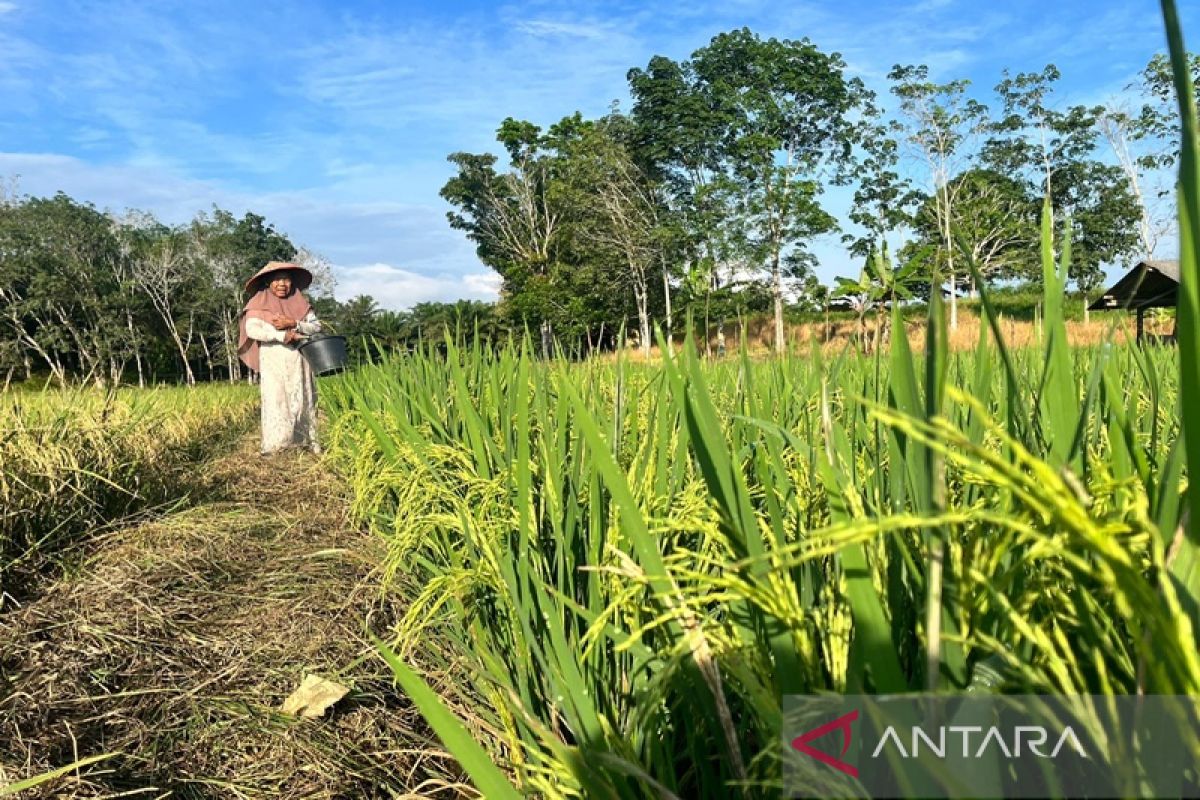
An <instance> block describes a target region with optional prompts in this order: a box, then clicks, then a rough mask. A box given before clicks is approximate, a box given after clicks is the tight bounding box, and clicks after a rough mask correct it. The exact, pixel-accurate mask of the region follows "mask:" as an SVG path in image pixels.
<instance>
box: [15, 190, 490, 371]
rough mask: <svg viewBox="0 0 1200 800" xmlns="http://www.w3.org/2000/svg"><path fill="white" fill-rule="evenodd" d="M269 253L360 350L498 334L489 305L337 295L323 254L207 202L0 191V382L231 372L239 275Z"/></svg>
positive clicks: (357, 353)
mask: <svg viewBox="0 0 1200 800" xmlns="http://www.w3.org/2000/svg"><path fill="white" fill-rule="evenodd" d="M268 261H294V262H297V263H300V264H302V265H303V266H305V267H307V268H308V269H309V270H310V271H312V273H313V275H314V283H313V286H312V287H311V289H310V290H309V292H308V295H309V298H310V300H311V301H312V303H313V306H314V307H315V309H316V311H317V313H318V315H319V316H320V317H321V319H322V320H323V321H325V322H326V323H327V324H328V327H329V328H330V329H331V330H333V331H336V332H338V333H342V334H344V335H345V336H346V337H347V339H348V340H349V344H350V348H351V351H352V354H353V356H354V357H355V358H356V359H358V360H362V359H365V358H369V357H372V356H375V355H378V354H379V353H380V352H381V351H385V350H410V349H413V348H414V347H416V345H417V342H418V341H420V340H428V341H434V342H439V341H442V340H443V339H444V337H445V335H446V332H447V331H449V332H450V334H451V335H461V336H462V337H464V338H466V337H474V336H476V335H478V336H480V337H481V338H484V339H487V340H497V341H498V340H499V339H501V338H503V337H505V336H507V334H508V331H509V330H510V326H509V325H508V324H507V323H506V322H502V321H501V320H500V319H499V317H498V316H497V314H496V309H495V305H494V304H492V303H480V302H473V301H460V302H458V303H421V304H418V305H417V306H415V307H414V308H412V309H410V310H408V311H389V310H383V309H380V308H379V307H378V305H377V304H376V302H375V301H374V300H373V299H371V298H369V297H355V298H352V299H350V300H348V301H347V302H344V303H343V302H339V301H338V300H337V299H336V298H335V297H334V294H333V286H334V281H333V276H332V275H331V271H330V267H329V264H328V263H327V262H326V261H325V259H323V258H322V257H321V256H319V255H317V254H315V253H313V252H311V251H310V250H308V249H306V248H304V247H301V246H297V245H296V244H295V243H293V242H292V241H291V240H290V239H289V238H288V237H287V236H286V235H284V234H283V233H281V232H279V231H278V230H276V229H275V227H274V226H273V225H272V224H271V223H270V222H268V221H267V220H266V219H265V218H264V217H262V216H260V215H258V214H254V213H246V214H244V215H243V216H241V217H237V216H235V215H234V214H232V213H230V212H228V211H225V210H222V209H219V208H214V209H213V210H212V211H210V212H201V213H198V214H196V216H195V217H194V218H193V219H192V220H191V221H190V222H189V223H187V224H186V225H175V226H172V225H167V224H165V223H163V222H161V221H159V220H157V219H155V218H154V217H153V216H152V215H150V214H146V213H142V212H125V213H123V214H120V215H116V214H111V213H107V212H103V211H100V210H98V209H96V208H95V207H93V206H91V205H88V204H86V203H80V202H78V201H76V200H74V199H72V198H70V197H68V196H67V195H65V194H61V193H60V194H58V195H55V196H54V197H51V198H38V197H20V196H7V195H6V196H5V197H4V198H3V199H0V387H3V386H8V385H9V384H11V383H12V382H13V381H28V380H31V379H33V378H48V379H50V380H52V381H54V382H57V383H67V382H70V381H90V382H96V383H101V384H106V385H116V384H119V383H137V384H139V385H145V384H149V383H159V382H171V383H187V384H194V383H196V382H197V381H211V380H230V381H237V380H241V379H243V378H245V377H247V375H246V374H245V368H244V367H243V365H242V364H241V362H240V361H239V360H238V358H237V337H238V325H237V319H238V314H239V312H240V311H241V309H242V306H243V304H244V303H245V295H244V293H243V286H244V285H245V281H246V279H247V278H249V277H250V276H251V275H253V274H254V273H256V272H257V271H258V270H259V269H260V268H261V267H262V266H263V265H264V264H266V263H267V262H268Z"/></svg>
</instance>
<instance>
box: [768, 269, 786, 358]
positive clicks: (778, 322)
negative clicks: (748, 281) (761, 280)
mask: <svg viewBox="0 0 1200 800" xmlns="http://www.w3.org/2000/svg"><path fill="white" fill-rule="evenodd" d="M771 279H772V280H771V284H772V285H771V295H772V298H773V300H774V301H775V353H776V355H783V353H784V350H785V349H786V343H785V342H784V340H783V271H782V270H780V268H779V252H778V251H776V252H775V256H774V258H773V259H772V261H771Z"/></svg>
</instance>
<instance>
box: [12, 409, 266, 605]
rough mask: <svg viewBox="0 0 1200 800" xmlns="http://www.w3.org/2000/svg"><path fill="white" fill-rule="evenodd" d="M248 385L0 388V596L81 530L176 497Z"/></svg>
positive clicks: (241, 420) (227, 427)
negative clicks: (0, 390)
mask: <svg viewBox="0 0 1200 800" xmlns="http://www.w3.org/2000/svg"><path fill="white" fill-rule="evenodd" d="M256 395H257V393H256V392H255V390H254V389H253V388H251V387H245V386H234V387H229V386H220V385H214V386H207V387H201V388H199V389H197V390H194V391H189V390H186V389H182V388H162V389H155V390H150V391H138V390H133V389H122V390H119V391H115V392H103V391H95V390H90V389H86V388H77V389H68V390H40V391H16V390H14V391H9V392H5V393H3V394H0V590H2V594H0V597H3V596H19V595H21V594H22V593H23V592H24V590H25V588H26V585H27V584H29V583H30V582H31V581H32V580H34V579H35V578H36V576H37V574H38V573H39V572H41V571H42V570H43V569H44V568H45V567H46V566H47V565H48V564H50V563H53V562H56V561H60V560H61V559H62V557H63V556H64V553H65V552H66V551H69V550H70V548H71V547H72V546H73V545H74V544H76V543H77V541H78V540H79V539H80V538H81V537H82V536H84V535H85V534H88V535H95V533H96V531H97V529H98V528H102V527H103V526H104V525H106V524H108V523H111V522H112V521H114V520H118V519H121V518H123V517H125V516H127V515H129V514H132V513H135V512H137V511H140V510H144V509H146V508H147V507H151V506H155V505H160V504H164V503H165V504H169V503H172V502H177V501H179V500H180V499H182V498H183V497H184V496H185V495H186V494H187V492H188V490H189V487H195V486H196V485H197V484H198V483H199V479H200V478H202V473H201V471H200V470H199V469H198V467H199V465H200V464H201V463H202V461H203V459H204V457H205V456H206V455H208V454H210V453H212V452H213V451H214V449H216V448H217V447H219V446H220V445H222V444H223V443H227V442H228V441H229V440H230V437H231V436H236V435H238V434H240V433H241V432H243V431H245V430H246V429H247V428H248V426H249V425H250V424H251V422H252V420H253V418H254V413H255V410H256V408H257V396H256ZM2 607H3V605H2V604H0V608H2Z"/></svg>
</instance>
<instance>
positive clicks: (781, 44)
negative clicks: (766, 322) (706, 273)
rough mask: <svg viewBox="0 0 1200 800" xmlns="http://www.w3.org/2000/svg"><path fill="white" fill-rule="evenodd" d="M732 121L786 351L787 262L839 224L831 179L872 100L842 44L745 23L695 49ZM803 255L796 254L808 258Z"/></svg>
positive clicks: (732, 184)
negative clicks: (761, 30) (829, 208)
mask: <svg viewBox="0 0 1200 800" xmlns="http://www.w3.org/2000/svg"><path fill="white" fill-rule="evenodd" d="M692 61H693V64H694V65H695V71H696V75H697V77H698V78H699V79H700V80H701V81H702V82H703V84H704V85H705V86H706V88H707V91H708V94H709V96H710V97H711V99H712V102H713V103H714V104H715V106H716V108H718V109H720V110H721V114H720V117H721V121H722V123H723V131H722V133H723V148H722V155H723V158H724V161H725V164H726V165H727V166H726V169H724V170H723V171H722V180H723V182H724V183H725V185H726V186H727V187H728V188H729V189H730V190H732V193H733V194H734V196H735V197H736V205H735V208H737V210H738V211H739V216H740V218H741V219H742V221H743V223H744V224H745V225H746V227H747V229H748V231H749V232H750V240H751V243H752V247H753V251H754V252H755V254H756V255H757V256H758V257H759V258H760V259H761V263H763V265H764V266H765V267H766V269H767V271H768V272H769V274H770V282H771V291H772V294H773V302H774V317H775V349H776V352H783V350H784V348H785V345H786V342H785V339H784V331H783V304H784V296H785V287H784V278H785V264H786V259H787V256H788V254H789V252H790V251H791V250H792V249H793V248H797V247H799V248H803V247H804V246H805V245H806V244H807V243H808V242H810V241H811V240H812V239H813V238H814V237H815V236H818V235H820V234H823V233H828V232H830V231H833V230H835V229H836V225H837V223H836V220H835V219H834V218H833V217H832V216H831V215H829V214H827V213H826V212H825V211H823V210H822V209H821V206H820V203H819V202H818V196H819V195H820V193H821V189H822V185H823V179H826V178H829V179H835V180H836V179H842V178H844V175H845V169H844V168H845V166H846V165H847V164H848V162H849V159H850V155H851V151H852V144H853V133H854V128H853V125H852V124H851V121H850V118H851V115H853V114H854V113H855V111H856V110H857V109H859V107H860V106H861V105H862V104H863V102H864V101H865V100H866V96H865V90H864V88H863V86H862V83H861V82H860V81H859V80H858V79H852V80H847V79H846V78H845V76H844V75H843V70H844V68H845V64H844V62H843V61H842V59H841V56H839V55H838V54H836V53H833V54H826V53H823V52H821V51H820V50H819V49H818V48H817V47H816V46H815V45H813V44H812V43H811V42H809V41H808V40H807V39H805V40H801V41H793V40H787V39H785V40H778V39H767V40H765V41H764V40H762V39H760V38H759V37H758V36H757V35H756V34H754V33H752V32H751V31H750V30H748V29H746V28H742V29H740V30H736V31H731V32H729V33H723V34H719V35H718V36H716V37H714V38H713V40H712V42H711V43H710V44H709V45H708V46H707V47H704V48H701V49H700V50H698V51H696V53H694V54H693V56H692ZM802 262H803V260H802V259H801V260H793V263H802Z"/></svg>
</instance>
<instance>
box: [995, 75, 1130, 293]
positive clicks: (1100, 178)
mask: <svg viewBox="0 0 1200 800" xmlns="http://www.w3.org/2000/svg"><path fill="white" fill-rule="evenodd" d="M1059 77H1060V76H1059V71H1058V69H1057V68H1056V67H1055V66H1054V65H1053V64H1050V65H1048V66H1046V68H1045V69H1043V70H1042V71H1041V72H1040V73H1019V74H1017V75H1015V76H1009V75H1008V74H1007V73H1005V76H1004V79H1003V80H1002V81H1001V82H1000V83H999V84H998V85H997V86H996V92H997V93H998V94H999V96H1000V99H1001V101H1002V103H1003V108H1004V115H1003V117H1001V118H1000V119H999V120H997V121H996V122H995V123H994V124H993V125H991V126H990V129H989V133H990V136H989V138H988V140H987V142H986V143H985V145H984V147H983V150H982V159H983V162H984V164H986V165H987V166H988V167H990V168H991V169H993V170H995V171H997V172H1000V173H1003V174H1005V175H1009V176H1012V177H1019V178H1022V179H1024V180H1025V181H1026V182H1027V183H1028V184H1029V186H1030V187H1031V189H1033V190H1034V191H1037V192H1039V193H1041V194H1042V195H1043V196H1045V197H1047V198H1049V200H1050V202H1051V205H1052V207H1053V209H1054V212H1055V214H1056V215H1057V217H1058V218H1057V220H1056V224H1057V225H1058V226H1059V228H1060V229H1061V227H1062V226H1064V225H1068V224H1069V225H1071V227H1072V230H1071V232H1070V235H1071V241H1072V248H1071V252H1072V256H1071V275H1070V277H1071V278H1072V279H1074V281H1075V283H1076V285H1077V286H1078V287H1079V288H1080V290H1082V291H1083V292H1084V293H1085V295H1086V294H1087V293H1089V292H1091V291H1093V290H1094V289H1095V288H1097V286H1099V284H1100V283H1101V282H1102V281H1103V280H1104V273H1103V271H1102V265H1103V264H1105V263H1113V262H1115V261H1117V260H1118V259H1120V258H1121V257H1122V256H1125V255H1129V254H1131V253H1134V252H1136V251H1137V250H1138V249H1139V236H1138V220H1139V219H1140V218H1141V216H1142V215H1141V209H1140V208H1139V205H1138V202H1137V198H1136V197H1135V196H1134V194H1133V192H1132V191H1131V190H1130V184H1129V181H1128V179H1127V177H1126V176H1125V174H1124V173H1123V172H1122V170H1121V168H1120V167H1119V166H1115V165H1113V164H1110V163H1106V162H1105V161H1103V160H1101V158H1100V157H1099V154H1098V153H1097V149H1098V145H1099V139H1100V137H1099V132H1098V127H1097V123H1098V120H1099V119H1100V118H1101V116H1102V115H1103V109H1102V108H1099V107H1087V106H1082V105H1074V106H1069V107H1066V108H1062V109H1059V108H1056V107H1055V106H1054V104H1053V102H1052V100H1053V94H1054V87H1055V83H1056V82H1057V80H1058V79H1059ZM1060 238H1062V237H1061V236H1060V237H1056V240H1058V239H1060Z"/></svg>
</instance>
